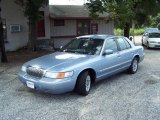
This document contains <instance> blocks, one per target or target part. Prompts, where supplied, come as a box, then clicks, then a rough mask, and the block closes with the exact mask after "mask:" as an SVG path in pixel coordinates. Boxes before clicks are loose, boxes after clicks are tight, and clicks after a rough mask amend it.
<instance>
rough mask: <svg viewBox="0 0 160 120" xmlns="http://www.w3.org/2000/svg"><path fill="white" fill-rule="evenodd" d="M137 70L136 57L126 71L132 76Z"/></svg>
mask: <svg viewBox="0 0 160 120" xmlns="http://www.w3.org/2000/svg"><path fill="white" fill-rule="evenodd" d="M137 70H138V59H137V57H135V58H134V59H133V60H132V63H131V66H130V67H129V69H128V71H129V73H130V74H134V73H136V72H137Z"/></svg>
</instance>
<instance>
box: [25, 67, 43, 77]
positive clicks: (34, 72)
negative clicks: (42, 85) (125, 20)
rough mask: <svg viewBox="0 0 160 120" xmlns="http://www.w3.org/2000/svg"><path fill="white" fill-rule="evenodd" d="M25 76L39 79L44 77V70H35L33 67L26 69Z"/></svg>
mask: <svg viewBox="0 0 160 120" xmlns="http://www.w3.org/2000/svg"><path fill="white" fill-rule="evenodd" d="M27 74H28V75H30V76H34V77H39V78H41V77H42V76H43V75H44V70H43V69H40V68H35V67H28V68H27Z"/></svg>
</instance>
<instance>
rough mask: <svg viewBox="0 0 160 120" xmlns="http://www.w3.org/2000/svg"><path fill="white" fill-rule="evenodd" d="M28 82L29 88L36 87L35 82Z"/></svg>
mask: <svg viewBox="0 0 160 120" xmlns="http://www.w3.org/2000/svg"><path fill="white" fill-rule="evenodd" d="M26 84H27V86H28V87H29V88H32V89H34V83H33V82H30V81H26Z"/></svg>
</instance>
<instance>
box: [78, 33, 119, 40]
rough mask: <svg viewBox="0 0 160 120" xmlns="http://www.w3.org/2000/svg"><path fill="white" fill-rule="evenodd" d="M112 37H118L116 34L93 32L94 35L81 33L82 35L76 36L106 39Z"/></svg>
mask: <svg viewBox="0 0 160 120" xmlns="http://www.w3.org/2000/svg"><path fill="white" fill-rule="evenodd" d="M112 37H118V36H116V35H107V34H94V35H83V36H79V37H77V38H94V39H96V38H97V39H106V38H112Z"/></svg>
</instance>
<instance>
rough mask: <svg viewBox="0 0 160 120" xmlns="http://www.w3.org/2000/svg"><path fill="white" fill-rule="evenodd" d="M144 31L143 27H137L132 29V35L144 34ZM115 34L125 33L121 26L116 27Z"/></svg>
mask: <svg viewBox="0 0 160 120" xmlns="http://www.w3.org/2000/svg"><path fill="white" fill-rule="evenodd" d="M143 33H144V29H143V28H136V29H134V30H133V29H130V35H131V36H133V35H142V34H143ZM114 34H115V35H123V30H122V29H120V28H117V29H114Z"/></svg>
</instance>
